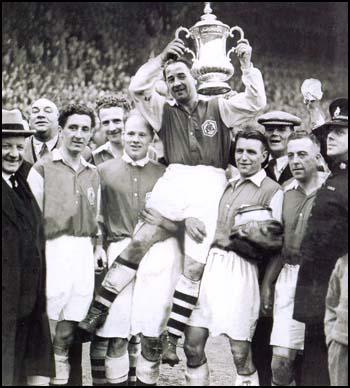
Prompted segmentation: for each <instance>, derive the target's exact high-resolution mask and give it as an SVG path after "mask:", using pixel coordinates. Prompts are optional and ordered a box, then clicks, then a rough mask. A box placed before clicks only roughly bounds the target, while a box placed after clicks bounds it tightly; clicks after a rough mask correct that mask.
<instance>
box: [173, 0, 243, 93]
mask: <svg viewBox="0 0 350 388" xmlns="http://www.w3.org/2000/svg"><path fill="white" fill-rule="evenodd" d="M181 32H186V38H192V39H193V40H194V41H195V47H196V54H195V53H194V52H193V51H192V50H190V49H189V48H186V51H187V52H188V53H190V54H191V55H192V56H193V66H192V73H193V76H194V77H195V78H196V79H197V80H198V81H199V86H198V93H200V94H204V95H218V94H224V93H227V92H229V91H230V90H231V88H230V86H229V85H228V83H227V81H228V80H229V79H230V78H231V77H232V75H233V73H234V68H233V66H232V63H231V61H230V55H231V53H233V52H235V50H236V47H232V48H231V49H230V50H229V51H228V52H227V53H226V39H227V38H228V37H229V36H230V37H232V38H233V37H234V32H238V33H239V34H240V39H239V40H238V42H237V43H238V44H239V43H242V42H245V43H248V41H247V40H246V39H244V33H243V30H242V29H241V28H240V27H238V26H235V27H232V28H230V27H229V26H228V25H226V24H224V23H222V22H221V21H219V20H217V18H216V16H215V15H214V14H213V13H212V9H211V7H210V3H209V2H206V3H205V8H204V15H202V17H201V20H200V21H199V22H197V23H196V24H195V25H194V26H193V27H191V28H190V29H189V30H188V29H187V28H185V27H179V28H178V29H177V30H176V33H175V36H176V38H179V35H180V33H181Z"/></svg>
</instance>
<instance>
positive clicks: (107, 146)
mask: <svg viewBox="0 0 350 388" xmlns="http://www.w3.org/2000/svg"><path fill="white" fill-rule="evenodd" d="M101 151H107V152H108V153H110V154H111V155H113V152H112V145H111V142H110V141H107V142H106V143H104V144H102V145H101V146H99V147H98V148H96V149H95V150H94V151H93V154H98V153H99V152H101ZM113 156H114V155H113Z"/></svg>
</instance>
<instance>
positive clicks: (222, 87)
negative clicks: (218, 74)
mask: <svg viewBox="0 0 350 388" xmlns="http://www.w3.org/2000/svg"><path fill="white" fill-rule="evenodd" d="M230 91H231V88H230V86H229V84H227V83H226V82H220V81H216V82H213V81H208V82H203V83H201V84H199V87H198V90H197V92H198V93H199V94H204V95H205V96H216V95H218V94H225V93H227V92H230Z"/></svg>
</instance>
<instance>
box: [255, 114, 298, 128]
mask: <svg viewBox="0 0 350 388" xmlns="http://www.w3.org/2000/svg"><path fill="white" fill-rule="evenodd" d="M258 123H259V124H261V125H264V126H265V125H290V126H293V127H294V126H299V125H300V124H301V119H300V118H299V117H297V116H294V115H292V114H290V113H288V112H283V111H281V110H274V111H271V112H267V113H265V114H263V115H261V116H259V117H258Z"/></svg>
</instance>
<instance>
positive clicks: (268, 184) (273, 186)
mask: <svg viewBox="0 0 350 388" xmlns="http://www.w3.org/2000/svg"><path fill="white" fill-rule="evenodd" d="M263 185H264V186H265V188H266V189H268V190H271V191H278V190H282V187H281V186H280V185H279V184H278V183H277V182H276V181H274V180H273V179H271V178H270V177H268V176H266V177H265V178H264V180H263Z"/></svg>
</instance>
